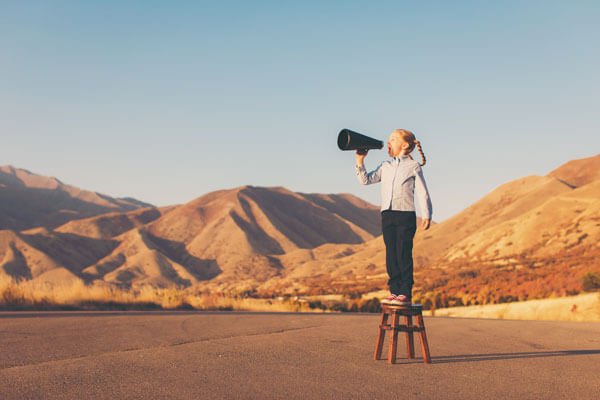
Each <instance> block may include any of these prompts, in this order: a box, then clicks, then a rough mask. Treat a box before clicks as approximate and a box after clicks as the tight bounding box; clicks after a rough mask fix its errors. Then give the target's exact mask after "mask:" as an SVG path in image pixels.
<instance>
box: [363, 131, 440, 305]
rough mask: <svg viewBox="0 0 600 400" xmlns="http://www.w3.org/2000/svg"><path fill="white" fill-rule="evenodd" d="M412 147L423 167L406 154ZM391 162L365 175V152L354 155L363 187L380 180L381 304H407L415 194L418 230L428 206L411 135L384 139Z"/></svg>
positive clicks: (396, 133) (424, 222)
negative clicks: (384, 286) (386, 292)
mask: <svg viewBox="0 0 600 400" xmlns="http://www.w3.org/2000/svg"><path fill="white" fill-rule="evenodd" d="M415 146H416V147H417V149H418V150H419V153H420V154H421V159H422V160H423V164H419V163H418V162H416V161H414V160H413V158H412V157H411V156H410V153H411V152H412V151H413V150H414V148H415ZM387 147H388V154H389V155H390V157H392V160H391V161H384V162H382V163H381V164H379V166H378V167H377V168H375V170H373V171H371V172H369V173H367V172H366V170H365V166H364V164H363V161H364V159H365V157H366V155H367V152H360V151H357V152H356V176H357V177H358V181H359V182H360V183H362V184H363V185H369V184H372V183H377V182H380V181H381V228H382V231H383V241H384V242H385V262H386V267H387V273H388V276H389V278H390V279H389V281H388V285H389V287H390V296H388V297H386V298H385V299H383V300H382V303H383V304H396V305H403V304H411V303H412V285H413V283H414V280H413V259H412V248H413V238H414V236H415V232H416V230H417V216H416V214H415V202H414V196H415V192H416V195H417V197H418V199H419V205H420V206H421V218H422V222H421V227H422V228H423V229H428V228H429V224H430V221H431V214H432V206H431V199H430V197H429V192H428V190H427V185H426V184H425V178H424V177H423V171H422V170H421V166H423V165H425V155H424V154H423V150H422V149H421V143H420V142H419V141H418V140H417V139H415V135H414V134H413V133H412V132H410V131H407V130H404V129H396V130H395V131H394V132H392V134H391V135H390V138H389V140H388V144H387Z"/></svg>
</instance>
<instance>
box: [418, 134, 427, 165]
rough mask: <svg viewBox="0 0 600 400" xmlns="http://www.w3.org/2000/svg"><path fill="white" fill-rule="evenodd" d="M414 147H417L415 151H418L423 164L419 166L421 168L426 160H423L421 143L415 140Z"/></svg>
mask: <svg viewBox="0 0 600 400" xmlns="http://www.w3.org/2000/svg"><path fill="white" fill-rule="evenodd" d="M415 145H416V146H417V150H419V154H421V159H422V160H423V163H422V164H421V166H423V165H425V163H426V162H427V160H426V159H425V154H423V149H422V148H421V142H419V141H418V140H417V139H415Z"/></svg>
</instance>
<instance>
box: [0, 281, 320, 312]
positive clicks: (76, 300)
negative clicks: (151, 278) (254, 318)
mask: <svg viewBox="0 0 600 400" xmlns="http://www.w3.org/2000/svg"><path fill="white" fill-rule="evenodd" d="M0 309H3V310H24V309H29V310H31V309H37V310H40V309H42V310H52V309H87V310H89V309H95V310H106V309H171V310H172V309H196V310H233V311H273V312H324V311H323V310H321V309H318V308H317V309H313V308H311V307H310V306H309V304H308V303H307V302H303V301H298V299H294V298H286V299H281V300H276V299H255V298H242V297H235V296H231V297H230V296H223V295H208V294H203V293H197V292H194V291H191V290H185V289H158V288H154V287H150V286H143V287H141V288H139V289H135V290H127V289H120V288H118V287H115V286H111V285H107V284H94V285H85V284H83V283H81V282H74V283H71V284H65V285H53V284H49V283H36V282H33V281H27V282H14V281H11V280H8V279H6V278H1V277H0Z"/></svg>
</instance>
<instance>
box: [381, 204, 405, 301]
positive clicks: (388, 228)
mask: <svg viewBox="0 0 600 400" xmlns="http://www.w3.org/2000/svg"><path fill="white" fill-rule="evenodd" d="M381 230H382V232H383V242H384V243H385V266H386V269H387V273H388V277H389V280H388V286H389V288H390V292H391V293H392V294H395V295H398V294H400V285H399V283H400V278H401V272H400V269H399V268H398V257H397V251H396V225H395V223H394V213H392V212H389V211H386V212H383V213H382V214H381Z"/></svg>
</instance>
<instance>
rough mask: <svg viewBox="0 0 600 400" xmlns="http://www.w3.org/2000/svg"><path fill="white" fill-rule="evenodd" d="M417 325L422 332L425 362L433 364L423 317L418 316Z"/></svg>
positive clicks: (422, 348)
mask: <svg viewBox="0 0 600 400" xmlns="http://www.w3.org/2000/svg"><path fill="white" fill-rule="evenodd" d="M417 324H418V326H419V328H421V330H420V331H419V336H420V337H421V350H422V351H423V361H425V362H426V363H427V364H431V356H430V355H429V344H428V343H427V334H426V333H425V324H424V323H423V315H422V314H419V315H417Z"/></svg>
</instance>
